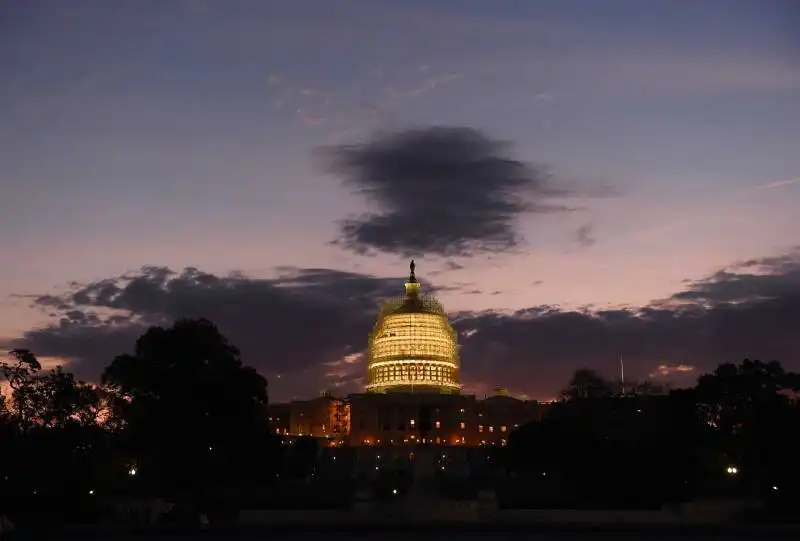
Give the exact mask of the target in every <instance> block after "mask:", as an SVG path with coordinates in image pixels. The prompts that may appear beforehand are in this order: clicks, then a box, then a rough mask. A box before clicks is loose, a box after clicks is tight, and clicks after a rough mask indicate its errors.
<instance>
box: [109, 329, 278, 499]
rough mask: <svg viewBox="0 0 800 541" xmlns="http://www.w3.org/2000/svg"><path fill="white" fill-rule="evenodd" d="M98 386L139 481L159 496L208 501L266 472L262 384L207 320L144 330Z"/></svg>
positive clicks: (267, 454) (269, 441)
mask: <svg viewBox="0 0 800 541" xmlns="http://www.w3.org/2000/svg"><path fill="white" fill-rule="evenodd" d="M265 347H267V345H266V344H265ZM102 381H103V384H104V385H105V387H106V390H107V392H108V393H109V403H110V404H111V407H112V411H113V413H112V418H113V419H114V421H115V423H116V424H117V425H118V426H120V427H122V432H121V433H122V435H123V441H124V442H125V444H126V448H127V449H128V450H129V452H130V453H131V455H132V456H133V457H134V459H135V460H136V461H137V465H138V472H139V474H138V475H137V477H140V478H141V479H142V480H147V481H149V482H150V483H151V486H152V487H153V489H154V490H156V491H157V492H158V493H160V494H161V495H164V496H167V497H182V496H181V495H188V496H190V497H191V499H194V500H198V499H199V500H207V499H208V498H209V494H211V493H214V492H215V491H220V490H227V489H228V488H230V487H235V486H239V485H240V484H241V483H243V482H252V481H254V480H256V479H257V478H258V477H259V474H260V473H261V474H263V471H260V470H259V469H258V466H265V465H270V450H271V449H272V445H273V443H274V438H273V437H271V436H270V434H269V426H268V422H267V415H266V406H267V382H266V380H265V379H264V378H263V377H262V376H261V375H259V374H258V373H257V372H256V371H255V370H254V369H253V368H250V367H248V366H245V365H244V364H242V361H241V359H240V356H239V351H238V350H237V349H236V347H234V346H233V345H231V344H230V343H229V342H228V340H227V339H226V338H225V337H224V336H223V335H222V334H221V333H220V332H219V330H218V329H217V327H216V326H215V325H214V324H212V323H211V322H210V321H208V320H205V319H199V320H181V321H178V322H176V323H175V324H174V325H173V326H172V327H170V328H162V327H152V328H150V329H149V330H148V331H147V332H145V333H144V334H143V335H142V336H141V337H140V338H139V339H138V340H137V341H136V347H135V351H134V353H133V354H132V355H121V356H119V357H117V358H115V359H114V360H113V362H112V363H111V364H110V365H109V366H108V367H107V368H106V370H105V372H104V373H103V377H102Z"/></svg>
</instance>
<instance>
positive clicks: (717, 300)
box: [4, 251, 800, 399]
mask: <svg viewBox="0 0 800 541" xmlns="http://www.w3.org/2000/svg"><path fill="white" fill-rule="evenodd" d="M798 262H800V251H797V252H793V253H792V254H789V255H786V256H784V257H781V258H767V259H762V260H754V261H751V262H744V263H741V264H739V265H737V266H734V267H731V268H729V269H725V270H724V271H721V272H719V273H715V274H714V275H712V276H710V277H708V278H707V279H705V280H699V281H695V282H690V283H689V284H688V287H687V289H686V290H685V291H682V292H680V293H677V294H676V295H674V296H673V297H671V298H669V299H667V300H666V301H663V302H658V303H653V304H651V305H649V306H645V307H640V308H636V309H594V310H592V309H588V308H587V309H580V310H564V309H561V308H559V307H558V306H535V307H531V308H528V309H525V310H520V311H518V312H514V313H497V312H480V313H457V314H452V319H453V324H454V326H455V327H456V329H457V330H458V331H459V334H460V342H461V344H462V363H463V373H464V380H465V382H466V383H467V384H468V387H469V388H470V389H472V390H477V391H478V392H482V391H483V390H485V389H491V388H493V387H497V386H500V387H507V388H509V389H510V390H511V391H512V392H517V393H526V394H529V395H531V396H536V397H540V398H545V397H549V396H554V395H555V393H556V391H557V390H558V388H559V387H560V386H561V385H562V384H563V383H564V382H565V381H566V380H567V378H568V377H569V375H570V373H571V372H572V371H573V370H575V369H576V368H579V367H584V366H586V367H592V368H595V369H598V370H600V371H602V372H603V373H605V374H607V375H608V376H612V375H615V374H616V373H617V371H618V360H619V356H620V355H622V356H623V358H624V360H625V370H626V374H627V375H629V376H630V377H640V378H643V377H648V376H649V377H654V378H659V379H664V380H667V381H673V382H675V381H677V382H689V381H691V380H692V379H693V378H694V377H695V376H696V375H697V373H698V372H700V371H704V370H709V369H711V368H712V367H713V366H714V365H716V364H717V363H719V362H723V361H731V360H734V361H735V360H740V359H742V358H744V357H752V358H761V359H765V360H768V359H777V360H780V361H782V362H783V363H784V364H785V365H786V366H787V367H789V368H792V369H796V370H797V369H800V358H798V357H797V352H798V351H800V333H798V329H800V274H798V270H797V269H798ZM737 269H738V271H737ZM465 285H466V284H462V286H465ZM429 289H431V290H434V291H442V290H444V289H445V288H439V289H438V290H437V289H435V288H429ZM401 292H402V276H399V277H398V278H391V279H387V278H378V277H374V276H369V275H363V274H356V273H348V272H341V271H336V270H330V269H293V268H284V269H282V270H281V272H280V273H279V275H278V276H277V277H276V278H272V279H256V278H250V277H247V276H243V275H240V274H233V275H229V276H215V275H212V274H208V273H203V272H201V271H198V270H196V269H186V270H184V271H182V272H180V273H175V272H172V271H170V270H169V269H162V268H155V267H149V268H145V269H143V270H142V271H141V272H138V273H134V274H130V275H126V276H122V277H118V278H113V279H108V280H102V281H99V282H96V283H91V284H85V285H76V286H74V287H73V288H72V289H70V290H69V291H66V292H64V294H63V295H56V296H53V295H50V296H41V297H38V298H36V299H35V303H36V304H37V305H39V306H41V307H42V308H43V309H44V310H46V311H47V312H56V313H57V314H58V315H59V319H57V320H56V321H54V323H53V324H52V325H50V326H47V327H43V328H39V329H33V330H31V331H29V332H28V333H26V334H25V335H24V336H22V337H21V338H19V339H18V340H16V341H14V342H13V343H8V344H4V346H5V347H7V348H10V347H27V348H30V349H32V350H33V351H35V352H36V353H37V354H39V355H42V356H59V357H65V358H68V359H70V366H69V367H70V369H73V370H75V371H76V372H77V373H78V374H79V375H80V376H82V377H86V378H89V379H92V378H96V377H97V376H98V375H99V373H100V371H101V369H102V367H103V366H104V365H105V364H106V363H108V362H109V361H110V360H111V359H112V358H113V357H114V356H115V355H117V354H120V353H123V352H128V351H130V350H131V349H132V347H133V344H134V341H135V339H136V337H137V336H138V335H139V334H140V333H141V332H142V331H143V330H144V329H145V327H146V326H147V325H151V324H155V323H168V322H170V321H172V320H174V319H175V318H178V317H207V318H209V319H211V320H212V321H214V322H216V323H217V324H218V325H219V326H220V328H221V330H222V331H223V332H224V333H225V334H226V335H227V336H228V337H229V338H230V339H231V340H232V341H233V342H234V343H235V344H236V345H237V346H239V347H240V349H241V350H242V353H243V356H244V358H245V360H246V362H248V363H249V364H252V365H254V366H256V367H257V368H259V369H260V370H261V371H262V372H263V373H264V374H266V375H267V376H268V377H269V378H270V381H271V392H272V394H273V396H274V397H275V398H277V399H285V398H291V397H293V396H297V397H303V396H309V395H314V394H315V393H316V392H317V391H318V390H319V389H321V388H333V389H335V390H336V391H337V392H340V393H346V392H352V391H357V390H359V388H360V385H361V381H360V378H361V376H362V373H363V370H364V366H363V351H364V348H365V347H366V341H367V335H368V333H369V331H370V329H371V328H372V325H373V324H374V319H375V317H376V314H377V302H378V300H379V299H381V298H385V297H390V296H395V295H398V294H400V293H401ZM278 375H280V377H278Z"/></svg>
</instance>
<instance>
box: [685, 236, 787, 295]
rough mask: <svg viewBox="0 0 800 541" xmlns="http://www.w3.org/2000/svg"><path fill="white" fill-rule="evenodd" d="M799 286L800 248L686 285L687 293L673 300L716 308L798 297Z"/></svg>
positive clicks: (721, 271) (736, 266)
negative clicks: (724, 304) (723, 304)
mask: <svg viewBox="0 0 800 541" xmlns="http://www.w3.org/2000/svg"><path fill="white" fill-rule="evenodd" d="M798 283H800V247H798V248H797V249H795V250H794V251H792V252H790V253H789V254H786V255H782V256H778V257H766V258H762V259H751V260H749V261H744V262H742V263H739V264H737V265H733V266H732V267H731V268H729V269H723V270H720V271H719V272H717V273H715V274H713V275H712V276H710V277H708V278H706V279H704V280H699V281H694V282H689V283H688V284H689V286H688V287H687V289H686V291H682V292H680V293H678V294H676V295H674V296H673V297H672V300H675V301H690V302H698V303H699V302H702V303H705V304H707V305H717V304H721V303H739V302H752V301H757V300H762V299H775V298H781V297H788V296H791V295H794V294H797V293H798V286H797V284H798Z"/></svg>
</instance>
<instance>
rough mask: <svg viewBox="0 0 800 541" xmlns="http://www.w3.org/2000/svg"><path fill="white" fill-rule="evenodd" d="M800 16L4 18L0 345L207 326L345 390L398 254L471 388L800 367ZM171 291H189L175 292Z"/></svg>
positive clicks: (303, 378) (762, 0)
mask: <svg viewBox="0 0 800 541" xmlns="http://www.w3.org/2000/svg"><path fill="white" fill-rule="evenodd" d="M798 29H800V2H795V1H793V0H784V1H780V0H738V1H737V0H719V1H715V0H683V1H681V0H672V1H668V0H645V1H642V0H603V1H598V0H583V1H579V0H559V1H557V2H556V1H552V2H551V1H534V0H527V1H524V0H491V1H486V0H435V1H426V2H422V1H418V0H280V1H279V0H226V1H224V2H223V1H222V0H216V1H214V0H206V1H203V0H194V1H192V0H183V1H178V0H138V1H134V0H114V1H111V2H109V1H104V0H71V1H68V2H62V1H56V0H50V1H39V0H8V1H5V2H2V3H0V66H2V68H3V76H2V83H1V84H0V248H2V264H0V314H2V318H0V346H2V347H5V348H6V349H11V348H14V347H24V348H29V349H31V350H33V351H34V352H35V353H36V354H37V355H39V356H41V357H43V358H45V359H46V360H47V361H48V363H50V364H53V363H66V364H67V365H68V368H69V369H70V370H73V371H75V372H76V373H77V374H78V375H79V376H81V377H82V378H86V379H89V380H95V381H96V380H97V379H98V377H99V374H100V373H101V372H102V367H103V366H104V365H106V364H107V363H108V362H110V361H111V360H112V359H113V358H114V356H115V355H118V354H122V353H127V352H130V351H131V350H132V349H133V346H134V342H135V339H136V337H137V336H139V335H140V334H141V332H142V331H143V330H144V329H145V328H146V327H147V326H148V325H152V324H164V323H169V322H170V321H172V320H174V319H175V318H179V317H206V318H208V319H210V320H212V321H213V322H215V323H217V324H218V325H219V327H220V329H221V330H222V332H223V333H225V334H226V336H228V337H229V338H230V340H231V341H232V342H233V343H234V344H236V345H237V346H239V348H240V349H241V350H242V357H243V361H244V362H245V363H247V364H251V365H253V366H256V367H257V368H258V369H259V370H260V371H261V372H262V373H263V374H264V375H265V376H266V377H267V378H268V379H269V382H270V395H271V398H272V399H275V400H280V399H288V398H292V397H297V398H300V397H308V396H313V395H315V394H316V393H317V391H319V390H320V389H323V388H330V389H333V390H334V392H336V393H340V394H344V393H346V392H352V391H357V390H359V389H360V388H361V386H362V385H363V382H362V381H361V379H360V378H361V376H362V375H363V372H364V364H363V356H362V353H363V351H364V349H365V348H366V342H367V335H368V333H369V331H370V329H371V327H372V324H373V323H374V320H375V317H376V316H377V302H378V301H379V300H380V299H381V298H382V297H385V296H391V295H399V294H401V293H402V290H403V286H402V282H403V279H404V277H405V276H406V274H407V272H408V261H409V260H410V259H411V257H414V258H415V259H416V263H417V275H418V277H419V278H420V279H421V280H422V282H423V284H425V285H426V287H427V288H428V291H429V292H433V293H435V294H436V295H437V296H438V297H439V298H440V300H441V301H442V302H443V303H444V305H445V308H446V309H447V310H448V312H449V313H450V314H451V316H452V319H453V322H454V325H455V326H456V328H457V329H458V330H459V332H460V338H459V340H460V342H461V344H462V366H463V380H464V383H465V387H466V390H467V391H469V392H476V393H479V394H483V393H485V392H490V390H491V389H492V388H493V387H506V388H508V389H509V390H510V391H511V392H512V393H514V394H518V395H525V396H530V397H535V398H549V397H552V396H555V395H556V394H557V392H558V390H559V388H561V387H562V386H563V385H564V384H565V382H566V380H567V378H568V377H569V375H570V373H571V372H572V371H574V370H575V369H576V368H581V367H584V366H586V367H591V368H595V369H597V370H599V371H601V372H603V373H604V374H606V375H608V376H609V377H612V376H616V370H617V357H618V354H619V352H622V355H623V358H624V359H625V360H626V373H627V374H630V376H631V377H636V378H640V379H643V378H648V377H653V378H656V379H658V380H659V381H665V382H669V383H671V384H673V385H680V384H683V383H686V382H690V381H691V380H692V379H693V378H694V377H696V376H697V374H698V373H700V372H703V371H707V370H710V369H712V368H713V367H714V366H715V365H716V364H717V363H719V362H722V361H739V360H741V359H743V358H744V357H751V358H760V359H762V360H770V359H777V360H779V361H781V362H782V363H783V364H784V365H785V366H786V367H789V368H793V369H796V370H800V30H798ZM187 268H188V270H185V269H187Z"/></svg>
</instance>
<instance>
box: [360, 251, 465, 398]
mask: <svg viewBox="0 0 800 541" xmlns="http://www.w3.org/2000/svg"><path fill="white" fill-rule="evenodd" d="M419 289H420V286H419V282H417V280H416V277H415V276H414V263H413V261H412V263H411V275H410V277H409V280H408V281H407V282H406V295H405V296H404V297H398V298H394V299H389V300H387V301H386V302H384V303H383V304H382V305H381V309H380V314H379V316H378V320H377V322H376V324H375V328H374V330H373V332H372V333H371V334H370V337H369V359H368V362H367V381H368V384H367V391H370V392H392V391H411V392H417V391H421V392H432V391H435V392H442V393H457V392H459V390H460V388H461V385H460V383H459V380H460V374H459V372H460V363H459V357H458V341H457V334H456V332H455V331H454V330H453V328H452V327H451V326H450V324H449V322H448V321H447V316H446V315H445V312H444V307H443V306H442V304H441V303H440V302H439V301H438V300H437V299H436V298H435V297H432V296H428V295H419Z"/></svg>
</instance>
